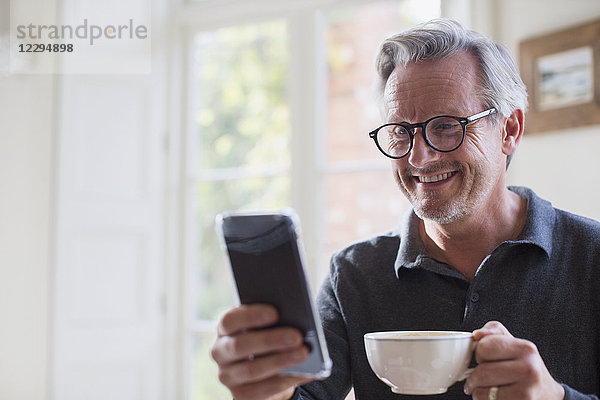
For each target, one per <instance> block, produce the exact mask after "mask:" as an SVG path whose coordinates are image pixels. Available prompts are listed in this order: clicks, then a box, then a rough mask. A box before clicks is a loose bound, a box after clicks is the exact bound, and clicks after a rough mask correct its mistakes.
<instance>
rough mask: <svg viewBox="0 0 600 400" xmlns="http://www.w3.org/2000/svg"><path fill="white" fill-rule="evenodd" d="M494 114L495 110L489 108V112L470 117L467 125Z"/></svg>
mask: <svg viewBox="0 0 600 400" xmlns="http://www.w3.org/2000/svg"><path fill="white" fill-rule="evenodd" d="M495 112H496V109H495V108H490V109H489V110H485V111H482V112H480V113H477V114H475V115H471V116H470V117H468V118H467V123H469V122H473V121H477V120H478V119H480V118H483V117H487V116H488V115H490V114H494V113H495Z"/></svg>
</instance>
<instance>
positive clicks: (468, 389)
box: [464, 383, 471, 395]
mask: <svg viewBox="0 0 600 400" xmlns="http://www.w3.org/2000/svg"><path fill="white" fill-rule="evenodd" d="M464 391H465V394H466V395H470V394H471V387H470V386H469V385H467V384H466V383H465V387H464Z"/></svg>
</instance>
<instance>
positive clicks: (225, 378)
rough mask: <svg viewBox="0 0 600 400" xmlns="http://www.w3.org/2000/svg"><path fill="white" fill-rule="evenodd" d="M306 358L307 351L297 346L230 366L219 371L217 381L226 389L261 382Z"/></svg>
mask: <svg viewBox="0 0 600 400" xmlns="http://www.w3.org/2000/svg"><path fill="white" fill-rule="evenodd" d="M306 357H308V349H307V348H306V347H305V346H298V347H296V348H294V349H292V350H290V351H286V352H280V353H275V354H269V355H267V356H262V357H256V358H254V359H252V360H245V361H242V362H237V363H235V364H231V365H229V366H227V367H225V368H222V369H221V370H220V371H219V380H220V381H221V382H222V383H223V384H225V385H226V386H228V387H233V386H239V385H242V384H248V383H254V382H261V381H264V380H267V379H269V378H270V377H272V376H274V375H277V374H278V373H279V372H280V371H282V370H284V369H286V368H288V367H291V366H293V365H296V364H299V363H301V362H302V361H304V360H305V359H306Z"/></svg>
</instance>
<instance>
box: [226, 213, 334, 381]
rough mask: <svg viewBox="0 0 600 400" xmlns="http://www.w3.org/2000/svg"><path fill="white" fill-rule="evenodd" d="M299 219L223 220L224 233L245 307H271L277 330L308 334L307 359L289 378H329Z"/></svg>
mask: <svg viewBox="0 0 600 400" xmlns="http://www.w3.org/2000/svg"><path fill="white" fill-rule="evenodd" d="M296 218H297V217H295V214H293V213H292V212H289V211H288V212H286V213H284V212H282V213H275V214H221V215H220V216H218V217H217V225H218V227H219V228H220V230H221V233H222V237H223V239H224V243H225V247H226V249H227V254H228V256H229V261H230V265H231V269H232V272H233V277H234V280H235V283H236V286H237V293H238V296H239V300H240V303H242V304H252V303H267V304H272V305H273V306H275V307H276V308H277V310H278V312H279V316H280V318H279V321H278V322H277V324H276V325H275V326H293V327H296V328H298V329H300V331H302V333H303V334H304V340H305V342H306V344H307V345H308V347H309V349H310V354H309V356H308V359H307V360H305V361H304V362H303V363H302V364H299V365H296V366H294V367H291V368H289V369H287V370H285V371H284V373H285V374H290V375H302V376H311V377H316V378H325V377H327V376H329V373H330V370H331V360H330V359H329V356H328V353H327V347H326V345H325V340H324V337H323V333H322V329H321V325H320V322H319V320H318V316H317V315H316V310H315V308H314V305H313V302H312V297H311V295H310V286H309V284H308V281H307V278H306V273H305V270H304V263H303V255H302V253H301V249H302V247H301V243H300V240H299V237H298V233H297V230H296V226H297V224H296V223H295V219H296Z"/></svg>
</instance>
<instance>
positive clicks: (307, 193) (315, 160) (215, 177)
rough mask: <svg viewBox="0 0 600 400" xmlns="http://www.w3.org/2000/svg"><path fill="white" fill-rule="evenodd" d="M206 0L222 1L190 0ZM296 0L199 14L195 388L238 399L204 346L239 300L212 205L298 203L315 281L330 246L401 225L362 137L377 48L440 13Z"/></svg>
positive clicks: (193, 71) (432, 4) (378, 161)
mask: <svg viewBox="0 0 600 400" xmlns="http://www.w3.org/2000/svg"><path fill="white" fill-rule="evenodd" d="M209 3H210V6H211V11H213V12H214V11H215V9H218V3H212V2H206V5H203V4H200V5H196V6H195V7H202V6H206V7H208V4H209ZM259 3H260V2H259ZM283 3H285V2H283ZM302 3H303V2H302V1H298V2H296V1H291V2H287V3H286V5H281V7H282V9H281V10H273V9H270V10H269V12H268V15H269V17H268V18H261V17H260V16H257V17H256V18H242V16H243V13H242V12H239V13H238V14H236V15H233V16H231V19H228V18H227V17H223V15H224V14H227V12H222V13H218V12H216V14H218V15H220V16H221V17H222V18H221V19H222V20H223V23H222V26H216V27H214V29H213V28H211V29H210V30H207V29H205V28H204V27H203V25H202V24H199V25H198V26H195V25H194V24H193V21H192V23H191V24H192V25H193V26H194V30H193V34H191V35H190V37H189V43H190V46H189V49H190V55H191V59H192V62H191V67H190V74H189V84H188V85H186V87H187V88H188V89H187V90H188V92H189V93H188V96H187V97H188V98H189V99H190V103H189V104H188V113H189V118H190V120H191V129H189V132H187V135H188V137H187V140H186V141H187V143H192V145H191V147H190V149H188V153H187V154H186V156H185V159H186V165H185V168H184V170H185V171H186V179H185V182H186V187H185V192H186V197H185V201H186V202H187V207H186V209H187V210H189V212H188V213H187V215H184V217H183V218H182V220H183V223H184V225H185V226H184V227H183V232H185V235H186V236H187V237H186V240H185V243H187V244H188V245H187V246H186V248H185V249H184V252H185V257H184V259H185V260H186V261H185V273H184V280H185V281H186V285H187V286H186V288H187V289H188V290H189V293H187V294H186V295H185V296H184V297H185V298H186V299H188V304H187V307H186V310H187V311H186V317H187V323H186V324H185V326H186V328H185V329H186V331H185V337H186V343H187V348H186V349H189V350H184V352H183V355H184V358H187V361H186V362H185V365H188V366H189V368H187V374H184V376H187V381H188V382H187V383H186V384H187V385H188V388H189V389H188V391H187V393H186V397H187V398H189V399H193V400H209V399H210V400H214V399H217V400H219V399H229V397H230V396H229V393H228V392H227V391H226V389H224V388H223V387H222V386H221V385H220V384H219V383H218V381H217V379H216V367H215V365H214V363H213V362H212V360H210V358H209V355H208V354H209V348H210V346H211V345H212V343H213V341H214V334H215V321H216V319H217V318H218V316H219V315H220V314H221V313H222V312H223V311H224V310H226V309H228V308H229V307H231V306H232V305H233V304H234V289H233V284H232V281H231V278H230V272H229V270H228V266H227V264H226V262H225V259H224V255H223V252H222V250H221V248H220V246H219V243H218V240H217V237H216V234H215V231H214V218H215V215H216V214H217V213H218V212H221V211H223V210H242V209H245V210H248V209H277V208H281V207H284V206H292V207H295V208H296V209H297V210H298V212H299V214H300V217H301V220H302V228H303V229H302V230H303V237H304V239H305V245H306V250H307V253H308V254H307V255H308V260H309V262H310V265H309V267H310V270H311V271H310V272H311V277H312V278H313V279H312V280H313V283H314V284H315V286H314V287H313V290H314V291H315V292H316V290H317V289H318V287H317V285H318V283H319V282H320V281H321V280H322V278H323V277H324V275H325V274H326V272H327V269H328V260H329V257H330V255H331V253H332V252H333V251H334V250H336V249H339V248H342V247H344V246H345V245H347V244H348V243H350V242H351V241H354V240H357V239H359V238H364V237H367V236H369V235H372V234H374V233H377V232H382V231H385V230H388V229H391V228H393V227H394V225H395V220H396V219H397V218H398V217H399V215H400V214H401V213H402V212H403V211H404V210H405V209H406V208H407V206H408V205H407V203H406V201H405V200H404V198H403V196H402V195H401V194H400V192H399V191H398V190H397V189H396V188H395V183H394V180H393V177H392V174H391V172H390V168H389V162H388V161H387V160H385V159H383V157H382V156H381V155H380V154H379V153H378V151H377V150H376V149H375V147H374V146H373V144H372V142H371V141H370V140H369V137H368V135H367V133H368V132H369V131H370V130H372V129H373V128H374V127H376V126H378V125H379V124H380V122H381V119H380V116H379V112H378V110H377V108H376V106H375V104H374V102H373V100H372V95H371V83H372V81H373V79H374V58H375V54H376V52H377V48H378V45H379V43H380V42H381V40H382V39H383V38H385V37H387V36H389V35H390V34H393V33H395V32H397V31H400V30H402V29H405V28H406V27H408V26H411V25H413V24H415V23H416V22H419V21H422V20H427V19H430V18H433V17H435V16H439V14H440V0H427V1H423V0H398V1H380V2H375V1H365V2H364V3H360V4H358V5H353V6H344V5H343V3H344V2H342V1H339V2H333V4H334V5H332V2H331V1H327V2H325V1H324V2H323V3H328V6H327V8H316V6H314V5H311V6H306V5H303V4H302ZM315 3H318V2H313V4H315ZM244 4H245V2H242V1H240V2H239V4H237V3H236V5H239V6H240V7H241V8H242V9H244V8H245V9H246V10H249V7H250V6H249V5H247V4H246V5H244ZM259 6H260V4H258V5H256V7H258V8H260V7H259ZM292 6H295V7H296V8H297V9H295V10H291V9H290V7H292ZM215 7H216V8H215ZM224 7H232V5H231V4H229V5H224ZM307 7H314V8H307ZM292 8H293V7H292ZM231 9H232V8H228V9H227V10H231ZM292 11H293V12H292ZM191 19H192V18H191ZM298 32H300V33H301V34H298ZM320 46H322V47H320ZM306 110H308V112H305V111H306ZM307 120H310V121H308V122H309V123H307ZM307 126H308V127H310V126H314V127H316V128H315V129H310V128H307ZM188 155H189V156H188ZM184 368H185V367H184Z"/></svg>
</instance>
